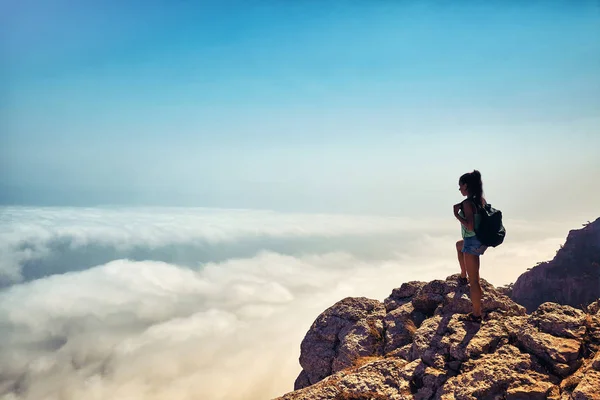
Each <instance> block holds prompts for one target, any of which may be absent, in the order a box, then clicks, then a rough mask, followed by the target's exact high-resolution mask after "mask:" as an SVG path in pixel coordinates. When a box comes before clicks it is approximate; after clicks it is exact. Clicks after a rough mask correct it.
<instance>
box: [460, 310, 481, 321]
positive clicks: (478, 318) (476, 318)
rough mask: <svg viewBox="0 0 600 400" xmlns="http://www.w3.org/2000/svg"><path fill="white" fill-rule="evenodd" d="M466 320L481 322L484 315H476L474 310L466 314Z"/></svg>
mask: <svg viewBox="0 0 600 400" xmlns="http://www.w3.org/2000/svg"><path fill="white" fill-rule="evenodd" d="M464 320H465V321H469V322H476V323H478V324H480V323H481V320H482V316H481V315H475V314H473V313H472V312H470V313H468V314H467V315H466V317H465V318H464Z"/></svg>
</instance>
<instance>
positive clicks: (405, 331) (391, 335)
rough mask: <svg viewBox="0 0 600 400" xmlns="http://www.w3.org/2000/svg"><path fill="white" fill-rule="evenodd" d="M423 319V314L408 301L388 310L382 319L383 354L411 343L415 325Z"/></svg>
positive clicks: (418, 324)
mask: <svg viewBox="0 0 600 400" xmlns="http://www.w3.org/2000/svg"><path fill="white" fill-rule="evenodd" d="M424 319H425V315H424V314H422V313H420V312H417V311H415V309H414V307H413V306H412V303H410V302H409V303H406V304H404V305H402V306H400V307H398V308H395V309H393V310H392V311H390V312H388V313H387V315H386V316H385V319H384V326H385V346H384V354H388V353H391V352H393V351H394V350H396V349H399V348H401V347H403V346H406V345H407V344H409V343H412V340H413V336H414V334H415V332H416V330H417V327H418V326H420V325H421V323H422V322H423V320H424Z"/></svg>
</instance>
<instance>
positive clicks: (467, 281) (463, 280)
mask: <svg viewBox="0 0 600 400" xmlns="http://www.w3.org/2000/svg"><path fill="white" fill-rule="evenodd" d="M467 283H469V280H468V279H467V278H463V277H462V276H461V277H459V278H458V284H459V285H463V286H464V285H466V284H467Z"/></svg>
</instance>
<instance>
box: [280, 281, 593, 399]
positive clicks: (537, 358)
mask: <svg viewBox="0 0 600 400" xmlns="http://www.w3.org/2000/svg"><path fill="white" fill-rule="evenodd" d="M457 278H458V275H453V276H450V277H448V278H447V279H446V280H436V281H432V282H430V283H422V282H409V283H406V284H404V285H402V287H400V288H398V289H395V290H394V291H393V292H392V294H391V295H390V297H388V298H387V299H385V301H384V303H381V302H379V301H377V300H370V299H366V298H347V299H344V300H342V301H340V302H338V303H336V304H335V305H333V306H332V307H330V308H329V309H327V310H326V311H325V312H323V314H321V315H320V316H319V317H318V318H317V319H316V320H315V322H314V323H313V325H312V326H311V328H310V330H309V331H308V333H307V335H306V337H305V339H304V340H303V342H302V345H301V355H300V364H301V366H302V368H303V370H302V372H301V374H300V376H299V377H298V379H297V380H296V384H295V389H296V391H294V392H290V393H288V394H286V395H284V396H283V397H280V399H285V400H291V399H294V400H300V399H307V400H308V399H311V400H312V399H323V400H325V399H332V400H335V399H337V400H344V399H424V400H425V399H427V400H429V399H432V400H433V399H444V400H451V399H465V400H466V399H469V400H471V399H472V400H476V399H556V400H559V399H596V398H598V399H600V396H599V394H600V390H599V389H598V388H600V352H598V350H599V349H600V314H598V313H597V310H596V309H595V307H593V306H592V307H590V308H589V309H588V310H587V312H584V311H581V310H577V309H575V308H573V307H570V306H565V305H558V304H554V303H545V304H543V305H541V306H540V307H539V308H538V309H537V310H536V311H535V312H533V313H532V314H530V315H527V314H526V313H525V309H524V308H523V307H522V306H519V305H518V304H516V303H515V302H513V301H512V300H511V299H509V298H508V297H507V296H505V295H503V294H501V293H500V292H498V291H497V290H496V289H495V288H494V287H493V286H492V285H490V284H489V283H487V282H485V281H482V288H483V290H484V296H483V309H484V312H485V313H486V315H487V317H486V318H485V320H484V321H483V322H482V323H481V324H479V323H474V322H470V321H467V320H466V319H465V318H464V313H466V312H468V311H470V309H471V302H470V299H469V288H468V286H467V285H459V283H458V280H457ZM591 311H596V313H594V314H592V313H591Z"/></svg>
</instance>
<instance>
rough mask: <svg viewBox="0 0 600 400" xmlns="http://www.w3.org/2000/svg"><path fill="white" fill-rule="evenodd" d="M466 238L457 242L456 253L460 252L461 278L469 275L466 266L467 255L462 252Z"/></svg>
mask: <svg viewBox="0 0 600 400" xmlns="http://www.w3.org/2000/svg"><path fill="white" fill-rule="evenodd" d="M463 243H464V240H459V241H458V242H456V253H457V254H458V263H459V264H460V276H461V278H466V277H467V268H466V266H465V257H464V253H463V252H462V248H463Z"/></svg>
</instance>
